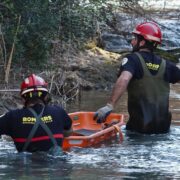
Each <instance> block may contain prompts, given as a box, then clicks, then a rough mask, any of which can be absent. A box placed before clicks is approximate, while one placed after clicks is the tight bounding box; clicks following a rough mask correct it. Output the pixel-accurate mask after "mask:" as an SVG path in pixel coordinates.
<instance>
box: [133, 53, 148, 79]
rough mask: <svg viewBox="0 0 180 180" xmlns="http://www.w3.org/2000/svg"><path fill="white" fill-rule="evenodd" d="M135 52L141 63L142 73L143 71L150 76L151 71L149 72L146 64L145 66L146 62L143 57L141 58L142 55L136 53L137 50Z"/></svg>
mask: <svg viewBox="0 0 180 180" xmlns="http://www.w3.org/2000/svg"><path fill="white" fill-rule="evenodd" d="M135 54H136V55H137V56H138V58H139V60H140V62H141V65H142V68H143V71H144V73H145V74H146V75H148V76H151V73H150V72H149V70H148V68H147V66H146V63H145V61H144V58H143V57H142V56H141V54H140V53H138V52H135Z"/></svg>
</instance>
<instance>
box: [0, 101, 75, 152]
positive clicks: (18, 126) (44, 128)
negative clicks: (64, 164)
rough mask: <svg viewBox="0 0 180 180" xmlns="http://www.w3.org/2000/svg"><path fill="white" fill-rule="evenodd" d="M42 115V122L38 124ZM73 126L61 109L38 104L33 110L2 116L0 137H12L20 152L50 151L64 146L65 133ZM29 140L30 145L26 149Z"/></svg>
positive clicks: (21, 110) (18, 110) (13, 112)
mask: <svg viewBox="0 0 180 180" xmlns="http://www.w3.org/2000/svg"><path fill="white" fill-rule="evenodd" d="M33 113H35V114H36V115H34V114H33ZM40 113H41V117H39V118H40V120H41V121H42V122H41V121H39V123H37V121H38V120H37V119H38V118H37V116H39V114H40ZM35 124H36V127H35ZM71 125H72V121H71V119H70V117H69V116H68V114H67V113H66V112H65V110H63V109H62V108H61V107H59V106H50V105H46V106H43V105H41V104H36V105H34V106H33V107H31V108H23V109H17V110H12V111H9V112H8V113H6V114H5V115H4V116H2V117H1V118H0V135H2V134H6V135H9V136H11V137H12V138H13V140H14V143H15V146H16V148H17V150H18V151H19V152H21V151H28V152H36V151H48V150H49V149H50V148H51V147H53V146H54V145H58V146H62V143H63V131H64V130H69V129H70V128H71ZM33 128H34V130H33V131H34V132H32V129H33ZM30 134H31V135H30ZM30 136H31V137H30ZM28 138H29V143H27V144H26V147H25V143H26V142H27V139H28Z"/></svg>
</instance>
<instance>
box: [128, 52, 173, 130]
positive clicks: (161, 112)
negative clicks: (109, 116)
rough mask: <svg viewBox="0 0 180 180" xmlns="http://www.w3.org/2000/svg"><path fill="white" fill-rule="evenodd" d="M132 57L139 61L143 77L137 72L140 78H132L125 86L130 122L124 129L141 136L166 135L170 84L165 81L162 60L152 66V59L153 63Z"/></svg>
mask: <svg viewBox="0 0 180 180" xmlns="http://www.w3.org/2000/svg"><path fill="white" fill-rule="evenodd" d="M133 56H137V57H138V60H139V66H140V68H141V69H142V74H141V73H140V72H139V71H138V73H137V74H139V76H141V77H139V78H136V77H135V76H134V77H133V78H132V79H131V81H130V82H129V85H128V112H129V121H128V123H127V126H126V128H127V129H128V130H135V131H137V132H141V133H165V132H168V130H169V127H170V123H171V116H170V113H169V89H170V88H169V82H167V81H165V80H164V74H165V71H166V61H164V60H161V61H160V64H155V63H156V62H157V60H155V59H156V58H157V57H156V56H155V55H154V63H153V62H152V60H151V59H149V61H148V62H147V60H146V61H145V60H144V58H143V56H142V55H141V54H140V53H135V54H133ZM147 64H149V65H150V66H149V68H148V66H147ZM150 70H151V71H150ZM152 71H153V72H152Z"/></svg>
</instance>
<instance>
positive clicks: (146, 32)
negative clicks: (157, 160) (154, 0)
mask: <svg viewBox="0 0 180 180" xmlns="http://www.w3.org/2000/svg"><path fill="white" fill-rule="evenodd" d="M133 33H134V34H138V35H141V36H143V37H144V39H146V40H149V41H154V42H156V43H158V44H161V41H162V33H161V29H160V28H159V26H158V25H157V24H156V23H154V22H145V23H141V24H139V25H137V26H136V28H135V29H134V30H133Z"/></svg>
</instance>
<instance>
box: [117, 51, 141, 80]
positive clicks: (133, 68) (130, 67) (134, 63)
mask: <svg viewBox="0 0 180 180" xmlns="http://www.w3.org/2000/svg"><path fill="white" fill-rule="evenodd" d="M138 63H139V61H138V59H137V57H136V56H134V55H132V54H129V55H127V56H125V57H124V58H123V59H122V63H121V65H120V70H119V74H118V75H120V74H121V72H122V71H128V72H130V73H131V74H132V75H133V77H134V78H139V77H140V76H141V74H142V73H141V74H139V72H141V71H139V64H138Z"/></svg>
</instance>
